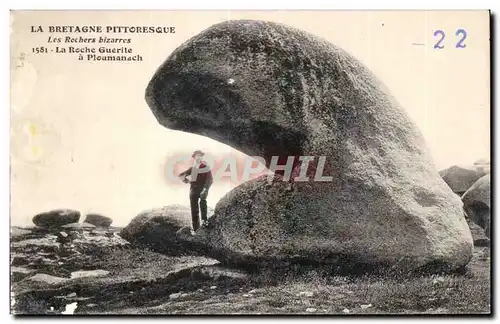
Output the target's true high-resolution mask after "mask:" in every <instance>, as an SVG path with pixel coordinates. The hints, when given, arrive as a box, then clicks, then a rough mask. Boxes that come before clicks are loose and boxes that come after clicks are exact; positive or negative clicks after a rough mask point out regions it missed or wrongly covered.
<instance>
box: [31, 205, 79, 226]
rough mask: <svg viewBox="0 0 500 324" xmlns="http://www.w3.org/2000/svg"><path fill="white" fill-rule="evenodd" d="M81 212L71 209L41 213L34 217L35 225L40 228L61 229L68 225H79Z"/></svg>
mask: <svg viewBox="0 0 500 324" xmlns="http://www.w3.org/2000/svg"><path fill="white" fill-rule="evenodd" d="M79 219H80V212H79V211H76V210H71V209H56V210H52V211H49V212H45V213H40V214H38V215H35V216H34V217H33V223H35V225H36V226H40V227H59V226H63V225H66V224H71V223H77V222H78V220H79Z"/></svg>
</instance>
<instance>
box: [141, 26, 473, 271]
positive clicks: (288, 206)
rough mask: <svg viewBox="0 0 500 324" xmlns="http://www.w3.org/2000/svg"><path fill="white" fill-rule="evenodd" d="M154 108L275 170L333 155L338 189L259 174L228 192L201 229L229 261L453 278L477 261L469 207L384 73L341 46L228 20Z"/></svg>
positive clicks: (163, 74)
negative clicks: (449, 272)
mask: <svg viewBox="0 0 500 324" xmlns="http://www.w3.org/2000/svg"><path fill="white" fill-rule="evenodd" d="M146 101H147V102H148V104H149V106H150V108H151V110H152V111H153V113H154V115H155V116H156V118H157V119H158V121H159V122H160V123H161V124H162V125H164V126H165V127H168V128H172V129H176V130H182V131H188V132H192V133H197V134H201V135H204V136H208V137H211V138H213V139H216V140H218V141H221V142H223V143H226V144H228V145H230V146H232V147H234V148H236V149H238V150H240V151H242V152H244V153H246V154H248V155H259V156H261V157H263V158H264V159H265V160H266V162H267V165H269V162H270V161H271V158H272V156H273V155H277V156H279V157H280V161H283V160H286V157H287V156H289V155H291V156H298V155H308V156H314V157H315V162H317V161H318V157H319V156H325V157H326V164H325V166H324V171H323V174H324V175H327V176H332V177H333V180H332V181H330V182H295V183H294V184H293V186H289V185H288V184H285V183H283V182H281V181H277V182H275V183H274V184H269V183H267V182H266V181H264V180H263V179H262V178H261V179H255V180H252V181H249V182H247V183H244V184H243V185H240V186H239V187H237V188H235V189H234V190H232V191H231V192H230V193H228V194H227V195H226V196H225V197H224V198H223V199H222V200H221V201H220V202H219V204H218V205H217V206H216V210H215V215H214V217H212V218H211V219H210V221H209V223H210V224H209V226H208V227H207V228H205V229H201V230H200V231H199V233H197V239H198V240H199V242H201V243H202V244H205V245H207V246H209V247H210V249H211V251H212V253H213V255H214V256H216V257H217V258H218V259H219V260H223V261H227V262H231V263H236V264H253V263H257V264H262V263H274V262H277V261H279V260H283V261H284V262H290V261H292V262H295V261H297V262H299V261H300V260H302V261H305V260H307V261H314V262H326V263H350V264H352V265H354V264H360V263H368V264H384V265H389V266H391V267H395V268H402V269H416V268H420V267H424V266H426V265H440V266H443V268H445V269H454V268H458V267H461V266H464V265H465V264H467V263H468V262H469V260H470V258H471V256H472V249H473V242H472V237H471V234H470V231H469V229H468V226H467V223H466V221H465V218H464V217H463V211H462V204H461V202H460V198H459V197H458V196H457V195H455V194H454V193H453V192H452V191H451V190H450V188H449V187H448V186H447V185H446V183H445V182H444V181H443V180H442V179H441V178H440V177H439V175H438V172H437V170H436V169H435V167H434V165H433V163H432V161H431V159H430V157H429V154H428V152H427V149H426V147H425V143H424V140H423V137H422V136H421V134H420V133H419V131H418V130H417V129H416V127H415V126H414V125H413V124H412V122H411V121H410V119H409V118H408V116H407V115H406V114H405V112H404V110H403V109H402V108H401V107H400V106H399V104H398V103H397V102H396V101H395V100H394V99H393V98H392V97H391V96H390V95H389V94H388V93H387V92H386V91H385V90H384V89H383V86H382V85H380V84H379V82H378V81H377V79H376V77H375V76H374V75H373V74H372V73H371V72H370V71H369V70H368V69H367V68H365V67H364V66H363V65H362V64H361V63H360V62H359V61H358V60H356V59H355V58H353V57H352V56H350V55H349V54H348V53H346V52H345V51H343V50H342V49H340V48H338V47H336V46H334V45H332V44H330V43H327V42H325V41H323V40H321V39H319V38H316V37H315V36H313V35H310V34H307V33H304V32H302V31H299V30H296V29H293V28H290V27H287V26H284V25H280V24H276V23H268V22H262V21H245V20H242V21H228V22H224V23H221V24H217V25H214V26H212V27H210V28H208V29H207V30H205V31H203V32H201V33H200V34H198V35H197V36H194V37H193V38H192V39H191V40H189V41H187V42H186V43H184V44H183V45H182V46H180V47H179V48H178V49H177V50H175V51H174V52H173V53H172V54H171V55H170V57H169V58H168V59H167V60H166V61H165V62H164V64H163V65H162V66H161V67H160V68H159V69H158V70H157V72H156V73H155V75H154V76H153V78H152V80H151V81H150V83H149V85H148V87H147V90H146ZM295 166H296V167H298V164H296V165H295ZM316 167H317V164H316V163H312V166H311V169H310V170H314V169H315V168H316ZM308 174H311V175H312V176H313V175H314V173H311V172H308Z"/></svg>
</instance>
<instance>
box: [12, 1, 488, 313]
mask: <svg viewBox="0 0 500 324" xmlns="http://www.w3.org/2000/svg"><path fill="white" fill-rule="evenodd" d="M10 16H11V25H10V30H11V34H10V42H11V43H10V46H11V47H10V65H11V70H10V75H11V88H10V93H11V106H10V130H11V133H10V138H11V142H10V143H11V145H10V146H11V150H10V166H11V170H10V172H11V173H10V179H11V200H10V223H11V230H10V246H11V247H10V282H11V313H12V314H15V315H33V314H47V315H55V314H73V315H84V314H107V315H115V314H135V315H137V314H141V315H149V314H163V315H172V314H181V315H191V314H205V315H217V314H246V315H253V314H283V315H291V314H302V315H304V314H306V315H314V316H317V315H343V316H353V315H354V316H355V315H366V314H373V315H383V314H393V315H412V314H427V315H435V314H482V315H489V314H490V313H491V304H490V303H491V282H490V260H491V259H490V258H491V257H490V208H491V202H490V196H491V195H490V181H491V180H490V150H491V148H490V145H491V143H490V134H491V128H490V122H491V121H490V111H491V107H490V59H491V58H490V46H491V45H490V12H488V11H319V10H317V11H285V10H282V11H276V10H275V11H236V10H231V11H229V10H227V11H206V10H205V11H179V10H178V11H166V10H164V11H144V10H142V11H102V10H101V11H64V10H63V11H36V10H33V11H15V10H14V11H11V15H10Z"/></svg>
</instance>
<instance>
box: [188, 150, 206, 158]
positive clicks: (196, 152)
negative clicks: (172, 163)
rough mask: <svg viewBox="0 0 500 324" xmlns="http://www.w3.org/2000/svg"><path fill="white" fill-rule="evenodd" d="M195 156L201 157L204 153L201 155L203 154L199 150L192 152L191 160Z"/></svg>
mask: <svg viewBox="0 0 500 324" xmlns="http://www.w3.org/2000/svg"><path fill="white" fill-rule="evenodd" d="M195 155H201V156H203V155H205V153H203V152H202V151H200V150H196V151H194V152H193V155H191V157H193V158H194V156H195Z"/></svg>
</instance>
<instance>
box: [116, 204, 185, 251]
mask: <svg viewBox="0 0 500 324" xmlns="http://www.w3.org/2000/svg"><path fill="white" fill-rule="evenodd" d="M189 226H191V211H190V209H189V208H188V207H185V206H181V205H171V206H165V207H162V208H156V209H151V210H148V211H144V212H142V213H140V214H139V215H137V216H136V217H135V218H134V219H132V221H131V222H130V223H129V224H128V225H127V226H126V227H124V228H123V229H122V230H121V231H120V234H119V235H120V236H121V237H122V238H124V239H125V240H127V241H129V242H130V243H133V244H137V245H141V246H144V247H148V248H150V249H152V250H154V251H157V252H161V253H165V254H169V255H182V254H184V253H185V252H186V251H189V248H190V247H189V244H186V243H187V242H185V241H184V240H182V239H181V238H180V237H179V236H178V235H177V234H176V233H177V232H178V231H179V230H180V229H182V228H185V227H189Z"/></svg>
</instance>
